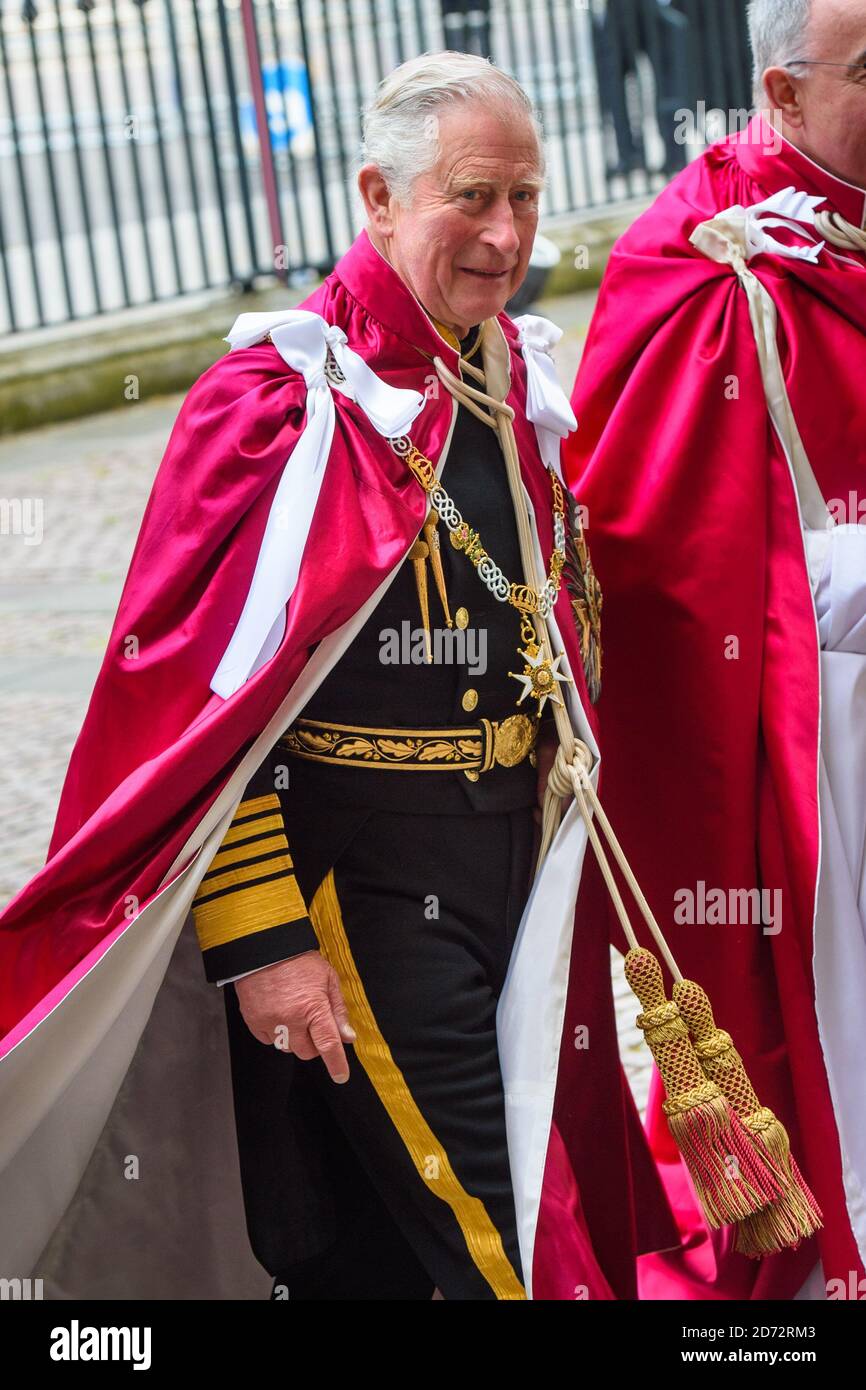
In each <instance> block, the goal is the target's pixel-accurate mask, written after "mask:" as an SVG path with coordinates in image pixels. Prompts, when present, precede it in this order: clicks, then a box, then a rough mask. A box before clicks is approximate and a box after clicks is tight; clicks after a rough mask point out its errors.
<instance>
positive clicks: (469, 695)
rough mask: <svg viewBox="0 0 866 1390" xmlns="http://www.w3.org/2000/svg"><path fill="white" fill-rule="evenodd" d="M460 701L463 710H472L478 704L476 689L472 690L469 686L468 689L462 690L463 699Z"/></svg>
mask: <svg viewBox="0 0 866 1390" xmlns="http://www.w3.org/2000/svg"><path fill="white" fill-rule="evenodd" d="M460 703H461V704H462V706H463V708H464V709H465V710H473V709H474V708H475V706H476V705H477V704H478V691H477V690H473V689H472V687H471V686H470V687H469V689H468V690H464V692H463V699H462V700H461V702H460Z"/></svg>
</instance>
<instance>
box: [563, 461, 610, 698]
mask: <svg viewBox="0 0 866 1390" xmlns="http://www.w3.org/2000/svg"><path fill="white" fill-rule="evenodd" d="M564 492H565V497H566V507H567V511H568V525H567V526H566V529H565V564H564V565H563V568H562V574H563V578H564V580H565V586H566V588H567V590H568V594H569V597H570V599H571V608H572V612H573V613H574V619H575V626H576V628H577V635H578V637H579V638H580V655H581V659H582V661H583V669H584V673H585V675H586V686H587V692H588V694H589V698H590V700H591V702H592V703H593V704H595V702H596V700H597V699H598V697H599V695H600V694H601V605H602V596H601V586H600V584H599V582H598V580H597V579H596V577H595V571H594V570H593V568H592V561H591V560H590V558H589V547H588V546H587V544H586V537H585V536H584V533H583V523H582V522H581V519H580V509H579V507H578V504H577V502H576V500H575V498H574V495H573V493H571V492H570V491H569V490H568V488H565V489H564Z"/></svg>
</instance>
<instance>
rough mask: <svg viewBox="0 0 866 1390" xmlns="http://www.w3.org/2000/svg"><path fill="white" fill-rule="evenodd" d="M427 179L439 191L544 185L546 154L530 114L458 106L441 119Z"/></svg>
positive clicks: (476, 105) (465, 104) (476, 104)
mask: <svg viewBox="0 0 866 1390" xmlns="http://www.w3.org/2000/svg"><path fill="white" fill-rule="evenodd" d="M437 139H438V150H439V153H438V158H437V159H436V162H435V164H434V165H433V168H432V169H431V171H430V172H431V174H432V175H433V177H434V179H435V181H436V182H437V183H438V184H439V185H440V186H442V187H447V188H451V189H455V188H457V189H459V188H460V187H463V186H466V187H468V186H472V185H475V184H479V183H486V184H491V185H495V186H497V187H499V186H513V185H514V184H517V183H520V184H534V185H536V186H537V187H538V188H539V189H540V188H541V187H542V186H543V184H544V151H543V149H542V146H541V142H540V140H539V138H538V132H537V131H536V128H535V126H534V124H533V122H532V119H531V117H530V116H529V114H528V113H524V112H522V111H520V110H519V109H518V108H516V107H515V108H513V109H508V108H505V109H504V110H502V111H495V110H491V109H490V108H489V107H487V106H486V105H484V104H482V103H480V102H460V103H457V104H455V105H454V106H453V107H451V108H450V109H449V110H448V111H447V112H445V113H443V115H442V116H441V117H440V120H439V123H438V130H437Z"/></svg>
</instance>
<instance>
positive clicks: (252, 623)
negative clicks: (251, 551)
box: [210, 309, 425, 699]
mask: <svg viewBox="0 0 866 1390" xmlns="http://www.w3.org/2000/svg"><path fill="white" fill-rule="evenodd" d="M268 333H270V335H271V341H272V342H273V344H274V347H275V348H276V349H277V351H278V352H279V354H280V356H281V357H282V358H283V360H284V361H285V362H287V363H288V365H289V366H290V367H291V368H292V369H293V370H294V371H296V372H299V373H300V374H301V375H302V376H303V378H304V381H305V383H306V386H307V402H306V404H307V419H306V424H305V426H304V429H303V431H302V432H301V434H300V435H299V437H298V441H297V443H296V444H295V447H294V448H293V449H292V451H291V454H290V456H289V458H288V460H287V462H286V465H285V467H284V469H283V472H282V476H281V478H280V481H279V484H278V486H277V490H276V492H275V494H274V498H273V501H272V503H271V509H270V512H269V513H268V519H267V522H266V524H265V531H264V535H263V536H262V543H261V547H260V549H259V555H258V559H257V561H256V567H255V571H254V573H253V577H252V580H251V582H250V588H249V592H248V593H247V597H246V601H245V603H244V607H243V611H242V612H241V616H240V618H239V619H238V624H237V627H236V628H235V631H234V633H233V635H232V638H231V641H230V642H229V644H228V646H227V648H226V650H225V652H224V653H223V656H222V659H221V661H220V663H219V665H218V666H217V669H216V671H215V672H214V674H213V677H212V679H211V683H210V684H211V689H212V690H214V691H216V693H217V695H221V696H222V697H223V699H228V697H229V696H230V695H233V694H234V692H235V691H236V690H238V689H239V688H240V686H242V685H243V684H244V683H245V682H246V681H247V680H249V678H250V676H252V675H254V674H255V672H256V671H258V670H259V668H260V667H261V666H263V665H264V664H265V662H266V661H269V660H270V659H271V657H272V656H273V655H274V653H275V652H276V651H277V648H278V647H279V645H280V643H281V641H282V640H283V634H284V633H285V630H286V605H287V603H288V601H289V599H290V598H291V596H292V594H293V592H294V589H295V585H296V583H297V579H298V572H299V570H300V567H301V557H302V555H303V552H304V546H305V545H306V541H307V536H308V534H309V530H310V524H311V522H312V519H313V512H314V511H315V508H316V503H317V501H318V497H319V492H320V490H321V486H322V479H323V477H324V474H325V465H326V464H327V461H328V457H329V455H330V452H331V445H332V443H333V439H334V427H335V421H336V411H335V406H334V398H333V395H332V391H331V384H330V382H329V381H328V379H327V377H326V376H325V359H326V356H327V349H328V348H329V347H330V348H331V351H332V352H333V355H334V358H335V360H336V362H337V365H338V366H339V368H340V370H341V371H342V373H343V375H344V376H345V378H346V380H345V383H343V384H342V386H341V388H340V389H341V390H342V391H343V393H344V394H345V395H348V396H349V397H350V399H352V400H354V401H356V402H357V403H358V405H360V407H361V409H362V410H363V411H364V414H365V415H366V416H367V418H368V419H369V421H370V423H371V424H372V425H373V427H374V429H375V430H376V431H377V432H378V433H379V434H381V435H384V436H385V437H386V438H390V437H392V436H396V435H401V434H406V433H407V432H408V430H409V428H410V426H411V425H412V423H413V421H414V420H415V419H416V417H417V416H418V414H419V413H420V411H421V410H422V409H423V407H424V401H425V397H424V396H423V395H421V393H420V392H418V391H409V390H405V389H402V388H398V387H394V386H388V385H387V384H386V383H385V382H384V381H381V380H380V378H379V377H378V376H377V375H376V373H375V372H374V371H373V370H372V369H371V368H370V367H368V365H367V363H366V362H365V361H364V360H363V358H361V357H359V355H358V354H357V353H356V352H355V351H354V350H353V349H352V348H350V347H349V346H348V342H347V339H346V335H345V333H344V332H343V330H342V328H339V327H337V325H336V324H330V323H328V322H327V321H326V320H325V319H323V318H322V316H321V314H316V313H313V312H311V311H310V310H308V309H280V310H276V311H275V312H273V313H267V314H240V315H239V317H238V318H237V319H236V320H235V322H234V324H233V325H232V327H231V330H230V332H229V333H228V335H227V337H226V340H225V341H226V342H228V343H230V344H231V350H232V351H234V350H235V349H237V348H244V347H250V346H252V344H253V343H258V342H261V340H262V339H263V338H264V337H265V336H266V335H267V334H268Z"/></svg>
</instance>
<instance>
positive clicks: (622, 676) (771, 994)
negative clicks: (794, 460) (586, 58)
mask: <svg viewBox="0 0 866 1390" xmlns="http://www.w3.org/2000/svg"><path fill="white" fill-rule="evenodd" d="M760 119H761V118H760V117H759V116H756V117H755V118H754V119H753V121H752V123H751V125H750V126H749V127H748V129H747V130H746V131H745V132H742V133H740V134H739V135H738V136H735V137H733V138H731V139H729V140H726V141H723V142H720V143H718V144H716V145H713V146H712V147H711V148H710V149H709V150H708V151H707V152H706V153H705V154H704V155H703V156H702V157H701V158H700V159H698V160H696V161H695V162H694V163H693V164H692V165H691V166H690V167H689V168H688V169H686V170H685V171H684V172H683V173H682V174H680V175H678V176H677V177H676V178H675V179H674V180H673V182H672V183H671V184H670V185H669V187H668V188H667V189H666V190H665V191H664V192H663V193H662V194H661V196H660V197H659V198H658V199H657V200H656V202H655V203H654V205H653V206H652V207H651V208H650V209H649V210H648V211H647V212H646V213H645V214H644V215H643V216H642V217H640V218H639V219H638V220H637V221H636V222H635V223H634V225H633V226H632V227H631V228H630V229H629V231H628V232H627V233H626V234H625V235H624V236H623V237H621V238H620V239H619V241H618V242H617V244H616V246H615V247H614V250H613V254H612V256H611V258H610V263H609V266H608V269H607V272H606V275H605V278H604V282H603V285H602V289H601V293H600V297H599V301H598V308H597V310H596V314H595V318H594V319H593V323H592V326H591V330H590V333H589V337H588V339H587V344H586V351H585V355H584V358H583V362H582V364H581V368H580V371H579V373H578V378H577V381H576V383H575V388H574V392H573V396H572V406H573V408H574V410H575V414H576V415H577V418H578V422H579V427H578V430H577V432H576V433H575V434H572V435H571V436H570V438H569V439H568V440H567V441H566V444H565V447H564V450H563V461H564V465H565V469H566V477H567V481H568V482H569V485H570V486H571V487H572V489H573V490H574V491H575V492H576V493H577V494H578V495H579V496H580V499H581V501H582V502H583V504H584V505H585V506H587V507H588V511H589V518H590V521H589V529H588V537H589V540H590V543H591V546H592V557H593V562H594V564H595V567H596V571H597V573H598V576H599V579H600V582H601V586H602V589H603V591H604V595H605V607H604V620H603V621H604V635H605V671H604V693H603V696H602V701H601V704H600V706H599V708H600V711H601V732H602V738H603V747H604V750H605V751H604V771H605V797H604V800H605V805H606V808H607V810H608V812H609V814H610V815H611V816H612V819H613V822H614V824H615V825H616V826H617V827H618V828H619V832H620V834H621V836H622V839H623V843H624V847H625V849H626V852H627V854H628V855H629V857H630V859H631V861H632V864H633V867H634V869H635V871H636V873H637V877H638V879H639V881H640V883H641V885H642V887H643V889H644V891H645V892H646V894H647V897H648V898H649V901H650V903H651V905H652V907H653V910H654V912H655V913H656V914H657V915H658V918H659V921H660V923H661V925H662V929H663V931H664V932H665V934H666V935H667V938H668V941H669V943H670V945H671V948H672V950H673V953H674V956H675V957H676V959H677V962H678V964H679V966H680V968H681V970H682V971H683V973H684V974H686V975H688V976H693V977H694V978H696V979H698V980H700V981H701V982H702V983H703V984H704V986H705V987H706V989H707V991H708V993H709V995H710V998H711V1000H712V1002H713V1005H714V1009H715V1013H716V1019H717V1022H718V1024H719V1027H721V1028H726V1029H727V1030H728V1031H729V1032H730V1033H732V1035H733V1037H734V1042H735V1044H736V1046H737V1047H738V1049H739V1050H740V1052H741V1053H742V1055H743V1058H744V1061H745V1064H746V1069H747V1071H748V1073H749V1075H750V1077H751V1079H752V1081H753V1084H754V1086H755V1089H756V1091H757V1093H758V1096H759V1098H760V1100H761V1101H762V1103H763V1104H764V1105H768V1106H769V1107H770V1108H771V1109H773V1110H774V1111H776V1113H777V1114H778V1115H779V1116H780V1117H781V1119H782V1120H783V1122H784V1124H785V1125H786V1127H787V1128H788V1131H789V1133H790V1136H791V1142H792V1147H793V1149H794V1152H795V1154H796V1155H797V1157H798V1161H799V1162H800V1164H801V1166H802V1167H803V1169H804V1172H805V1174H806V1177H807V1181H808V1182H809V1183H810V1185H811V1186H812V1189H813V1191H814V1192H815V1195H816V1197H817V1199H818V1202H819V1203H820V1205H821V1207H822V1209H823V1213H824V1219H825V1228H824V1230H823V1231H821V1232H820V1233H819V1235H818V1237H817V1242H816V1240H811V1241H809V1242H806V1243H804V1244H803V1245H802V1246H801V1248H800V1249H799V1250H798V1251H797V1252H796V1253H788V1252H786V1253H784V1254H782V1255H778V1256H774V1257H773V1258H772V1259H765V1260H764V1261H762V1262H757V1263H756V1262H753V1261H750V1260H746V1259H744V1258H743V1257H740V1256H737V1255H734V1254H733V1253H732V1251H731V1238H730V1233H729V1232H726V1233H725V1234H724V1235H719V1234H717V1235H714V1237H713V1240H712V1242H711V1243H710V1242H709V1241H708V1239H707V1232H706V1229H705V1228H703V1227H702V1225H701V1222H700V1219H699V1217H698V1214H697V1210H696V1207H695V1203H694V1198H693V1195H692V1193H691V1190H690V1188H689V1186H688V1184H687V1182H686V1180H685V1177H684V1170H683V1168H682V1165H681V1164H680V1163H679V1161H678V1159H677V1155H676V1151H675V1150H674V1148H673V1146H672V1142H671V1140H670V1136H669V1133H668V1130H667V1125H666V1122H665V1120H664V1117H663V1116H662V1114H661V1110H660V1104H661V1100H662V1098H663V1097H662V1093H661V1088H660V1085H656V1086H655V1087H654V1092H653V1095H652V1096H651V1104H650V1114H649V1128H650V1132H651V1135H652V1142H653V1148H654V1152H655V1154H656V1156H657V1158H658V1159H659V1161H660V1162H663V1163H664V1164H665V1170H664V1171H665V1176H666V1184H667V1187H668V1192H669V1196H670V1197H671V1199H672V1201H673V1202H674V1204H675V1206H676V1207H677V1208H678V1210H679V1219H680V1229H681V1234H682V1235H683V1237H684V1240H685V1244H686V1248H685V1252H684V1253H682V1254H680V1255H670V1256H664V1257H657V1256H650V1257H648V1258H647V1260H645V1261H642V1262H641V1265H642V1276H641V1277H642V1282H641V1288H642V1296H644V1297H647V1296H648V1297H663V1298H669V1297H674V1298H694V1297H706V1298H755V1299H763V1298H790V1297H792V1296H793V1294H794V1293H795V1292H796V1291H797V1289H798V1288H799V1287H800V1286H801V1285H802V1283H803V1281H804V1279H805V1277H806V1275H807V1274H808V1273H809V1271H810V1269H811V1268H812V1266H813V1265H814V1264H815V1263H816V1261H817V1259H818V1257H819V1255H820V1258H821V1260H822V1263H823V1267H824V1274H825V1277H826V1278H827V1279H831V1278H835V1277H841V1278H843V1279H844V1280H845V1281H846V1282H847V1279H848V1274H849V1271H851V1270H858V1271H859V1272H860V1274H862V1273H863V1270H862V1265H861V1262H860V1260H859V1256H858V1253H857V1249H856V1245H855V1242H854V1239H853V1235H852V1232H851V1228H850V1223H849V1221H848V1217H847V1213H846V1208H845V1201H844V1193H843V1187H842V1174H841V1160H840V1153H839V1141H838V1135H837V1133H836V1128H835V1123H834V1119H833V1112H832V1107H831V1102H830V1095H829V1090H828V1085H827V1078H826V1073H825V1070H824V1065H823V1059H822V1053H821V1049H820V1044H819V1038H818V1033H817V1023H816V1017H815V1009H814V1004H813V1000H814V984H813V978H812V924H813V913H814V899H815V887H816V881H817V869H818V848H819V815H818V802H817V758H818V738H819V733H818V731H819V653H818V643H817V634H816V626H815V617H814V608H813V602H812V594H811V590H810V587H809V581H808V577H807V571H806V566H805V563H804V552H803V541H802V537H801V531H800V523H799V519H798V511H797V502H796V494H795V490H794V485H793V482H792V480H791V477H790V473H789V469H788V464H787V462H786V460H785V457H784V454H783V452H782V449H781V447H780V445H779V442H778V439H777V437H776V435H775V433H774V431H773V428H772V426H771V423H770V418H769V415H768V412H767V406H766V403H765V396H764V389H763V386H762V381H761V376H760V371H759V364H758V357H757V353H756V349H755V342H754V339H753V335H752V329H751V326H750V322H749V313H748V308H747V301H746V296H745V294H744V293H743V292H742V290H741V288H740V284H739V281H738V278H737V276H736V274H735V273H734V271H733V269H732V267H731V266H729V265H723V264H718V263H716V262H714V261H711V260H708V259H707V258H706V257H705V256H704V255H702V254H701V253H700V251H698V250H697V249H696V248H695V247H693V246H692V245H690V244H689V235H690V233H691V232H692V231H693V229H694V228H695V227H696V226H697V225H698V224H699V223H701V222H703V221H705V220H707V219H709V218H711V217H713V216H715V215H716V214H717V213H719V212H721V211H722V210H724V209H727V208H729V207H731V206H733V205H734V204H740V205H742V206H744V207H748V206H750V205H753V204H755V203H757V202H761V201H763V200H764V199H765V198H766V197H768V196H769V195H771V194H773V193H776V192H778V191H780V190H782V189H785V188H788V187H789V186H791V185H793V186H794V187H795V188H796V189H797V190H798V191H801V192H805V193H808V194H812V195H821V196H823V197H824V198H826V199H827V202H826V204H825V205H824V207H825V208H827V209H834V208H835V209H836V210H838V211H839V212H840V213H841V214H842V216H843V217H845V218H846V219H847V220H848V221H849V222H851V223H853V224H854V226H856V227H862V226H863V225H864V218H866V193H864V191H863V190H862V189H858V188H855V187H854V186H853V185H851V184H848V183H845V182H844V181H842V180H840V179H837V178H834V177H833V176H832V175H830V174H828V173H826V171H824V170H823V169H821V168H819V166H817V165H816V164H814V163H813V162H812V161H811V160H810V159H809V158H807V157H806V156H805V155H803V154H801V153H800V152H799V151H798V150H797V149H796V148H795V147H794V146H792V145H791V144H790V143H789V142H787V141H786V140H782V141H781V146H780V147H779V144H778V141H779V137H778V136H775V135H774V134H773V133H772V132H768V131H767V130H766V129H765V128H763V127H761V126H760V124H759V122H760ZM774 141H775V142H777V143H776V144H775V148H774V143H773V142H774ZM767 150H771V151H772V152H770V153H767V152H765V151H767ZM772 234H773V235H774V236H775V237H777V238H778V240H780V241H782V242H785V243H786V244H790V245H804V244H806V245H810V244H812V242H811V241H810V240H809V239H808V238H805V237H798V236H797V235H795V234H792V233H790V232H788V231H787V230H785V229H778V228H773V229H772ZM813 238H814V239H816V240H817V239H819V238H815V237H814V233H813ZM835 249H836V248H833V247H828V248H827V249H825V250H824V251H822V253H821V255H820V259H819V261H818V263H817V264H810V263H808V262H806V261H802V260H794V259H789V258H785V257H782V256H780V255H778V254H776V255H774V254H767V253H763V254H759V255H757V256H754V257H753V258H752V259H751V260H750V262H749V267H750V269H751V270H752V271H753V272H754V274H755V275H756V276H757V277H758V279H759V280H760V281H761V282H762V283H763V285H764V286H765V288H766V289H767V291H768V292H769V294H770V295H771V296H772V298H773V300H774V302H775V304H776V307H777V310H778V343H779V350H780V355H781V361H782V367H783V371H784V374H785V380H786V383H787V389H788V393H789V396H790V400H791V404H792V407H793V412H794V417H795V419H796V421H797V423H798V426H799V429H800V433H801V435H802V438H803V442H804V445H805V448H806V452H807V454H808V456H809V458H810V459H811V462H812V466H813V468H814V470H815V473H816V476H817V479H818V483H819V485H820V487H821V489H822V491H823V494H824V497H825V499H827V501H828V505H829V503H830V501H831V499H844V501H845V504H846V508H847V507H848V504H849V490H850V489H853V490H854V491H855V493H856V494H857V496H858V497H859V498H861V499H862V498H864V496H866V445H864V437H866V432H864V428H863V425H864V416H863V389H864V381H866V273H864V272H866V258H864V256H863V254H861V253H856V252H850V253H847V252H846V253H839V254H837V255H836V256H834V255H832V254H831V252H832V251H834V250H835ZM845 256H847V257H848V259H847V260H846V259H845V258H844V257H845ZM849 519H850V520H853V521H856V520H857V519H858V517H857V515H856V509H855V512H854V514H853V515H850V517H849ZM732 639H733V640H735V641H736V644H737V647H736V659H725V652H726V651H728V653H731V652H732V651H733V650H734V649H733V648H731V646H730V644H731V641H732ZM701 881H703V883H704V884H705V885H706V889H707V891H709V890H710V889H711V888H721V889H723V890H724V891H725V893H726V894H727V891H728V890H729V889H731V888H736V889H751V888H753V887H763V888H766V889H769V890H770V891H771V892H772V891H773V890H775V889H780V890H781V894H782V897H781V901H782V906H783V916H782V929H781V930H780V931H779V932H778V933H776V934H774V935H769V934H764V933H763V931H762V929H761V926H760V925H757V926H748V925H746V926H736V925H724V926H723V925H717V926H710V925H684V924H683V925H678V924H676V922H675V921H674V920H673V913H674V905H675V903H676V902H677V901H682V899H677V898H675V894H676V893H677V892H678V891H681V890H683V889H690V890H691V891H692V892H695V891H696V890H697V887H698V884H699V883H700V882H701ZM816 1247H817V1248H816Z"/></svg>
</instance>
